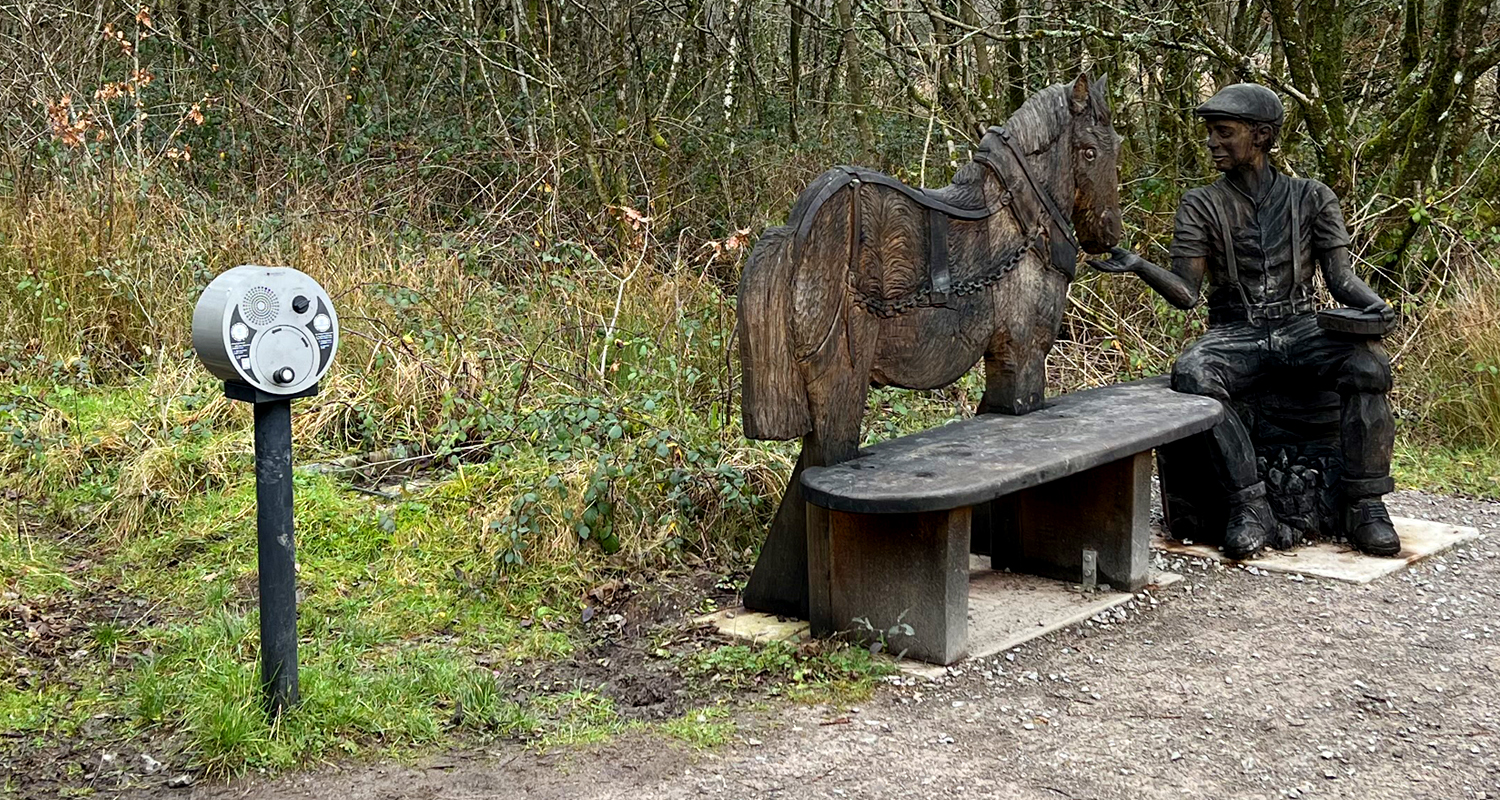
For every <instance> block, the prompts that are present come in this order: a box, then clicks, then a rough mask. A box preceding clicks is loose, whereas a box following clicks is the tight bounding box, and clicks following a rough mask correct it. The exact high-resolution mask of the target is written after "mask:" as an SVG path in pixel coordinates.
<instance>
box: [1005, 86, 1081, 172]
mask: <svg viewBox="0 0 1500 800" xmlns="http://www.w3.org/2000/svg"><path fill="white" fill-rule="evenodd" d="M1072 89H1073V87H1072V84H1067V83H1054V84H1052V85H1051V86H1048V87H1047V88H1045V89H1043V90H1041V91H1040V92H1037V93H1036V94H1034V95H1032V96H1031V97H1029V98H1027V100H1026V102H1024V103H1022V104H1021V107H1020V108H1018V109H1016V111H1015V113H1014V114H1011V115H1010V119H1008V120H1006V121H1005V127H1006V129H1007V130H1009V131H1010V135H1011V136H1012V137H1014V138H1015V140H1016V144H1018V145H1020V147H1021V152H1023V153H1026V154H1027V155H1032V154H1034V153H1040V152H1041V151H1043V150H1046V149H1047V148H1048V147H1049V146H1051V145H1052V143H1053V142H1055V141H1057V137H1058V136H1060V135H1061V134H1062V132H1063V131H1065V130H1067V127H1068V121H1069V118H1070V117H1071V116H1072V112H1071V111H1070V110H1069V109H1068V98H1069V96H1070V94H1071V93H1072Z"/></svg>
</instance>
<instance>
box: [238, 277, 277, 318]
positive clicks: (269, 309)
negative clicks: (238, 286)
mask: <svg viewBox="0 0 1500 800" xmlns="http://www.w3.org/2000/svg"><path fill="white" fill-rule="evenodd" d="M280 311H281V301H280V300H277V299H276V293H275V292H273V291H271V290H270V289H267V288H266V287H264V286H256V287H255V288H253V289H251V290H250V291H248V292H245V299H244V300H241V301H240V316H241V317H243V318H244V319H245V321H246V322H249V323H250V324H251V325H269V324H270V323H271V321H272V320H274V319H276V315H277V314H278V313H280Z"/></svg>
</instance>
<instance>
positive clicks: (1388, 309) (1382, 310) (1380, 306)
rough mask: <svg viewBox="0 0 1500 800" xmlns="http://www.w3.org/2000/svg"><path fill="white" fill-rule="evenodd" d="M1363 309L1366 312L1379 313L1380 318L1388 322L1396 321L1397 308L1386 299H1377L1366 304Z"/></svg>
mask: <svg viewBox="0 0 1500 800" xmlns="http://www.w3.org/2000/svg"><path fill="white" fill-rule="evenodd" d="M1363 311H1364V312H1365V313H1366V314H1379V315H1380V318H1381V319H1383V320H1385V321H1386V323H1387V324H1390V323H1392V322H1395V321H1396V309H1395V308H1393V307H1392V306H1391V304H1390V303H1387V302H1386V301H1384V300H1376V301H1375V302H1373V303H1371V304H1369V305H1367V306H1365V307H1364V309H1363Z"/></svg>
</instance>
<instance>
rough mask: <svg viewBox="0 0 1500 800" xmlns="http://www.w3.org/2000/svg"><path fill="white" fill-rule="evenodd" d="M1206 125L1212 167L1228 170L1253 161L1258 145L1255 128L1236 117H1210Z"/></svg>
mask: <svg viewBox="0 0 1500 800" xmlns="http://www.w3.org/2000/svg"><path fill="white" fill-rule="evenodd" d="M1205 124H1206V125H1207V126H1208V141H1207V142H1205V144H1207V145H1208V154H1209V155H1210V156H1211V157H1213V160H1214V169H1217V170H1218V171H1220V172H1229V171H1230V170H1232V169H1235V168H1236V167H1241V166H1245V165H1247V164H1253V163H1255V158H1256V156H1258V155H1259V154H1260V147H1259V146H1258V145H1257V144H1256V142H1255V128H1254V127H1252V126H1251V125H1250V124H1249V123H1247V122H1242V121H1240V120H1237V119H1210V120H1207V121H1206V122H1205Z"/></svg>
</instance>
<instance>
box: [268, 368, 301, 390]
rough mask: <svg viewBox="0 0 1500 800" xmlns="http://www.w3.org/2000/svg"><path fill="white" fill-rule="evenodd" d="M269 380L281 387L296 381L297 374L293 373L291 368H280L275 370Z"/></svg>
mask: <svg viewBox="0 0 1500 800" xmlns="http://www.w3.org/2000/svg"><path fill="white" fill-rule="evenodd" d="M271 378H272V379H273V380H275V381H276V382H277V383H279V384H281V385H282V386H285V385H287V384H289V383H291V382H292V381H294V380H296V379H297V373H295V372H293V371H292V368H291V367H282V368H281V369H278V370H276V372H275V373H273V374H272V375H271Z"/></svg>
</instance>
